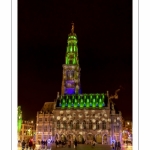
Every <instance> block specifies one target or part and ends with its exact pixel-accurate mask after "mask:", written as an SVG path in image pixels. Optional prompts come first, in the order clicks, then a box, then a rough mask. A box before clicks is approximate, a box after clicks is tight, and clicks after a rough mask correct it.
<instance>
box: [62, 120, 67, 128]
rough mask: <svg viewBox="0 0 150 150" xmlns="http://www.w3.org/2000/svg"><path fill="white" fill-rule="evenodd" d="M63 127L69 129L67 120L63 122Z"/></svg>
mask: <svg viewBox="0 0 150 150" xmlns="http://www.w3.org/2000/svg"><path fill="white" fill-rule="evenodd" d="M63 127H64V129H67V123H66V122H65V121H64V122H63Z"/></svg>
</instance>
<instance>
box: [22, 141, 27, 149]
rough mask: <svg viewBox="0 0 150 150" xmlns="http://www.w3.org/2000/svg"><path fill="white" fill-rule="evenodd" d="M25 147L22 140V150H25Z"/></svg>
mask: <svg viewBox="0 0 150 150" xmlns="http://www.w3.org/2000/svg"><path fill="white" fill-rule="evenodd" d="M25 145H26V143H25V141H24V140H23V141H22V150H24V149H25Z"/></svg>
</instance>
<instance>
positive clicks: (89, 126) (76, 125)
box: [57, 120, 106, 130]
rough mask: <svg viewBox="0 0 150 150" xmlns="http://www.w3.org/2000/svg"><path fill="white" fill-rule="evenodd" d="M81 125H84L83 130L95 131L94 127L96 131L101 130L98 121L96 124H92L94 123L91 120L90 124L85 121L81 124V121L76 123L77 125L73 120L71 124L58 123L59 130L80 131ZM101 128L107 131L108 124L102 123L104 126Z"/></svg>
mask: <svg viewBox="0 0 150 150" xmlns="http://www.w3.org/2000/svg"><path fill="white" fill-rule="evenodd" d="M80 125H82V129H93V127H94V126H96V127H95V129H97V130H98V129H100V124H99V122H98V121H96V123H92V121H91V120H90V121H89V123H88V122H87V123H86V121H85V120H84V121H83V122H82V124H79V120H77V121H76V123H73V121H72V120H71V121H70V122H69V123H67V122H66V121H63V122H60V121H57V129H67V128H70V129H80ZM101 128H102V129H103V130H105V129H106V122H105V121H103V122H102V125H101Z"/></svg>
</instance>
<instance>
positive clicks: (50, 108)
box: [41, 102, 55, 112]
mask: <svg viewBox="0 0 150 150" xmlns="http://www.w3.org/2000/svg"><path fill="white" fill-rule="evenodd" d="M54 104H55V102H45V103H44V105H43V107H42V109H41V111H43V112H52V111H53V109H54Z"/></svg>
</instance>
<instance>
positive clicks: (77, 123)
mask: <svg viewBox="0 0 150 150" xmlns="http://www.w3.org/2000/svg"><path fill="white" fill-rule="evenodd" d="M76 129H79V120H77V122H76Z"/></svg>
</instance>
